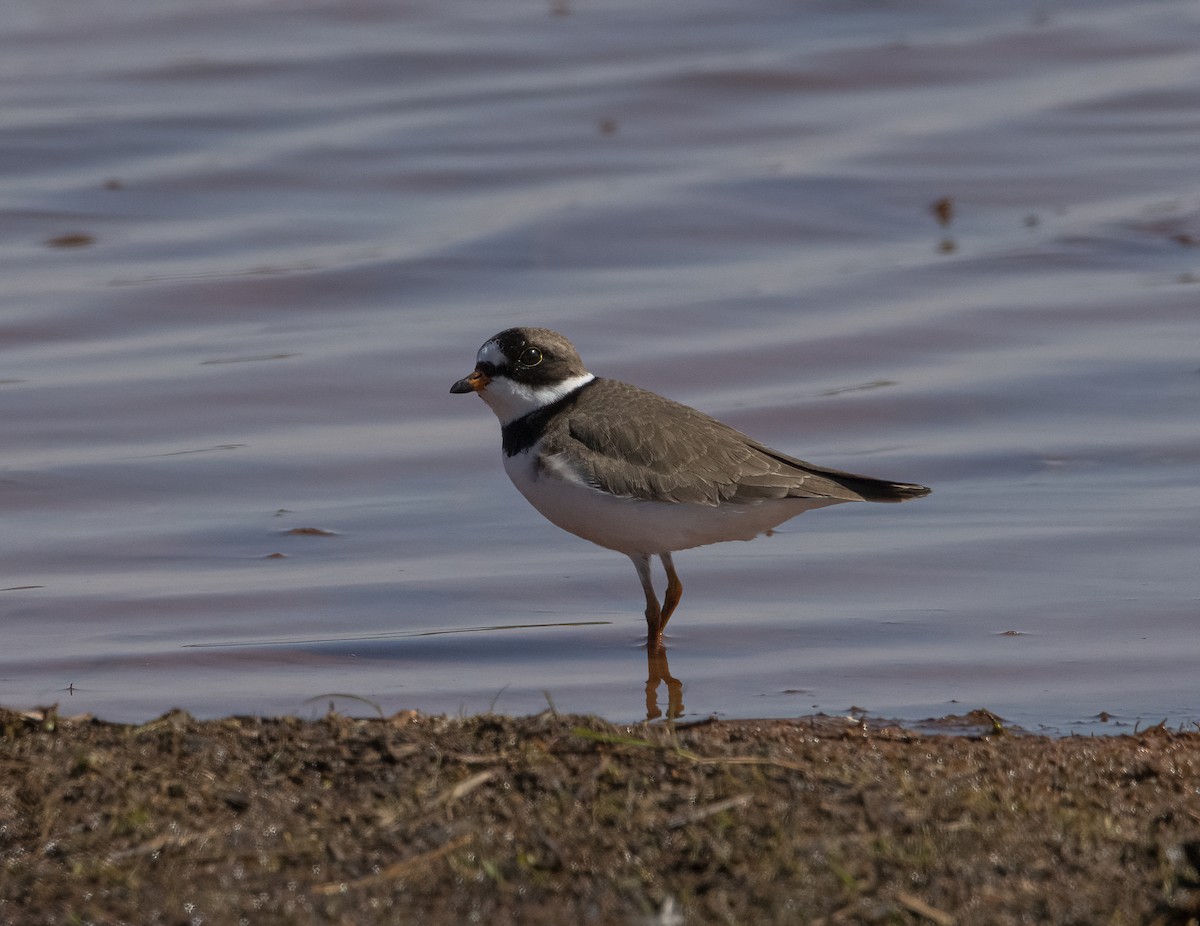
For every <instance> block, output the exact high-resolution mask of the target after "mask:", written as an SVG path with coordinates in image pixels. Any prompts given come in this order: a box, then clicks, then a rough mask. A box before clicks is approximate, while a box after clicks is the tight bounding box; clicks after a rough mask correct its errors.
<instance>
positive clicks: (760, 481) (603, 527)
mask: <svg viewBox="0 0 1200 926" xmlns="http://www.w3.org/2000/svg"><path fill="white" fill-rule="evenodd" d="M450 391H451V392H453V393H467V392H474V393H476V394H478V396H479V397H480V398H481V399H483V401H484V402H486V403H487V404H488V405H489V406H490V407H491V409H492V411H493V412H495V413H496V417H497V418H499V419H500V427H501V430H500V433H501V438H502V446H503V451H504V470H505V472H507V473H508V476H509V478H510V479H511V480H512V482H513V485H515V486H516V487H517V489H519V490H520V492H521V494H522V495H524V496H525V498H526V499H528V500H529V503H530V504H532V505H533V507H534V508H536V509H537V510H538V511H539V512H541V514H542V515H543V516H544V517H545V518H546V519H547V520H549V521H550V522H552V523H553V524H557V525H558V526H559V527H561V528H563V530H567V531H570V532H571V533H572V534H575V535H577V536H579V537H582V538H584V539H585V540H590V541H591V542H592V543H595V544H599V545H600V546H602V547H607V548H608V549H610V550H616V551H617V552H619V553H624V554H625V555H626V556H628V557H629V558H630V559H631V560H633V565H634V567H635V568H636V569H637V574H638V579H639V580H640V581H641V583H642V590H643V591H644V592H645V594H646V627H647V646H648V647H649V648H650V649H651V650H657V649H661V648H662V645H663V629H664V628H665V627H666V626H667V621H669V620H670V619H671V615H672V613H674V611H675V608H676V606H678V604H679V599H680V596H681V595H682V593H683V585H682V583H681V582H680V581H679V575H678V574H677V573H676V572H675V564H674V563H673V562H672V560H671V554H672V553H674V552H676V551H678V550H687V549H690V548H692V547H699V546H703V545H704V544H709V543H717V542H719V541H723V540H751V539H753V538H754V537H756V536H758V535H759V534H762V533H764V532H766V531H769V530H771V529H772V528H774V527H777V526H778V525H780V524H782V523H783V522H784V521H787V520H788V519H789V518H794V517H795V516H796V515H798V514H801V513H803V512H805V511H809V510H811V509H813V508H824V507H825V506H827V505H837V504H841V503H842V502H862V501H867V502H902V501H905V500H906V499H910V498H920V497H921V496H923V495H928V494H929V492H930V490H929V489H928V488H926V487H925V486H922V485H913V484H910V483H906V482H889V481H887V480H883V479H873V478H871V477H870V476H859V475H856V474H854V473H846V472H841V471H840V470H836V469H827V468H825V467H823V466H814V465H813V464H812V463H805V462H804V461H803V460H797V459H796V458H795V457H791V456H788V455H787V454H786V453H780V452H779V451H778V450H772V449H771V448H770V447H767V446H765V445H764V444H760V443H759V442H758V441H756V440H754V439H753V438H752V437H748V436H747V435H745V434H742V433H741V432H739V431H736V430H734V429H733V428H731V427H729V425H726V424H722V423H721V422H720V421H717V420H716V419H715V418H710V417H709V416H708V415H705V414H704V413H702V412H698V411H696V410H695V409H694V408H689V407H688V406H686V405H681V404H679V403H678V402H673V401H671V400H670V399H666V398H663V397H662V396H660V395H657V394H655V393H653V392H648V391H646V390H645V389H639V388H638V387H637V386H631V385H629V384H628V383H622V382H619V381H617V380H614V379H604V378H602V377H599V376H594V375H592V374H591V373H589V372H588V371H587V368H586V367H585V366H584V365H583V361H582V360H580V359H579V353H578V352H577V351H576V350H575V348H574V346H573V345H572V344H571V342H570V341H568V340H567V339H566V338H565V337H563V336H562V335H561V334H558V333H557V332H554V331H550V330H549V329H547V328H509V329H507V330H505V331H501V332H500V333H499V334H498V335H496V336H495V337H494V338H489V339H488V340H487V341H485V342H484V344H483V346H482V347H481V348H479V353H478V355H477V356H476V363H475V370H474V372H472V373H471V374H470V375H468V376H466V377H464V378H463V379H460V380H459V381H458V382H456V383H455V384H454V385H453V386H451V387H450ZM652 556H657V557H658V558H659V559H660V560H661V561H662V564H663V568H664V569H665V570H666V574H667V588H666V593H665V594H664V596H663V600H662V603H661V604H660V603H659V600H658V596H657V594H656V593H655V591H654V586H653V584H652V581H651V575H650V562H651V557H652Z"/></svg>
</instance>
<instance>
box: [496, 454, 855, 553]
mask: <svg viewBox="0 0 1200 926" xmlns="http://www.w3.org/2000/svg"><path fill="white" fill-rule="evenodd" d="M537 458H538V454H537V446H536V445H535V446H534V447H533V448H531V449H530V450H527V451H525V452H524V453H518V454H515V455H514V456H511V457H505V458H504V471H505V472H507V473H508V477H509V479H511V480H512V482H513V485H515V486H516V487H517V488H518V489H519V490H520V492H521V494H522V495H524V496H525V498H526V499H528V500H529V503H530V504H531V505H533V507H534V508H536V509H537V510H538V511H539V512H541V513H542V515H543V516H544V517H545V518H546V519H547V520H548V521H550V522H551V523H553V524H557V525H558V526H559V527H561V528H562V529H563V530H565V531H570V532H571V533H572V534H575V535H576V536H578V537H582V538H583V539H584V540H590V541H591V542H592V543H595V544H599V545H600V546H602V547H608V549H610V550H617V551H618V552H620V553H626V554H630V553H648V554H649V553H670V552H673V551H675V550H687V549H689V548H691V547H699V546H703V545H704V544H708V543H719V542H720V541H723V540H753V539H754V538H755V537H757V536H758V535H759V534H761V533H764V532H765V531H768V530H770V529H771V528H773V527H777V526H779V525H780V524H782V523H783V522H784V521H787V520H788V519H789V518H794V517H795V516H796V515H798V514H802V513H803V512H805V511H809V510H811V509H813V508H824V507H825V506H827V505H835V504H837V503H838V502H837V500H835V499H811V498H784V499H763V500H761V501H754V502H745V503H728V504H724V505H691V504H685V503H678V502H652V501H645V500H643V499H637V498H622V497H619V496H614V495H608V494H607V493H605V492H601V491H600V490H599V489H595V488H593V487H592V486H590V485H588V484H586V483H584V482H582V481H580V480H579V479H578V477H576V476H575V474H574V473H573V472H572V471H571V470H570V469H569V468H568V467H566V466H564V465H561V464H560V465H555V463H554V461H553V459H551V460H550V461H549V463H548V465H546V466H545V467H542V468H539V467H537V466H536V461H537Z"/></svg>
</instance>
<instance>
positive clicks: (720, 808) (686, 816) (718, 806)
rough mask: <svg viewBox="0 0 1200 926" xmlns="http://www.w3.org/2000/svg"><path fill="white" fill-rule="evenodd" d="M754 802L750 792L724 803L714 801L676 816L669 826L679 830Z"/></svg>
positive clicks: (668, 823)
mask: <svg viewBox="0 0 1200 926" xmlns="http://www.w3.org/2000/svg"><path fill="white" fill-rule="evenodd" d="M752 800H754V795H753V794H751V793H750V792H748V791H747V792H746V793H745V794H735V795H734V796H733V797H727V798H725V800H723V801H714V802H713V803H711V804H705V805H704V806H703V807H697V808H696V809H695V810H692V811H689V812H687V813H681V814H676V815H675V816H674V817H672V818H671V819H670V820H668V821H667V826H669V827H670V828H671V829H679V827H681V826H687V825H688V824H689V823H696V822H698V821H700V820H703V819H705V818H706V817H711V816H713V815H714V814H718V813H723V812H724V811H726V810H732V809H733V808H734V807H744V806H745V805H746V804H749V803H750V802H751V801H752Z"/></svg>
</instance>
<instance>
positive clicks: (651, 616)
mask: <svg viewBox="0 0 1200 926" xmlns="http://www.w3.org/2000/svg"><path fill="white" fill-rule="evenodd" d="M629 558H630V559H631V560H633V568H634V569H636V570H637V574H638V579H639V580H640V581H641V583H642V591H643V592H645V593H646V648H647V649H649V650H660V649H662V646H663V639H662V629H663V625H664V624H665V623H666V621H665V620H663V615H662V609H661V608H659V606H658V596H657V595H656V594H655V593H654V584H653V583H652V582H651V581H650V557H649V556H648V555H646V554H645V553H637V554H632V553H631V554H629Z"/></svg>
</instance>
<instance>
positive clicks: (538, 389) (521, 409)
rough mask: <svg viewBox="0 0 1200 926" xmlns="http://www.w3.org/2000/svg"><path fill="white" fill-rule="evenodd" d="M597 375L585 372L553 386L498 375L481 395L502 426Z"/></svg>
mask: <svg viewBox="0 0 1200 926" xmlns="http://www.w3.org/2000/svg"><path fill="white" fill-rule="evenodd" d="M595 378H596V377H595V376H593V375H592V374H591V373H584V374H582V375H580V376H573V377H571V378H570V379H566V380H563V381H562V382H561V383H558V384H557V385H554V386H526V385H524V384H522V383H518V382H514V381H513V380H511V379H509V378H508V377H507V376H497V377H495V378H493V379H492V381H491V382H490V383H488V384H487V386H486V387H485V388H484V389H482V390H481V391H480V393H479V398H481V399H483V401H485V402H487V404H488V406H489V407H490V408H491V409H492V411H494V412H495V413H496V417H497V418H499V419H500V426H501V427H503V426H504V425H506V424H508V423H509V422H512V421H516V420H517V419H518V418H522V417H524V416H525V415H528V414H529V413H530V412H536V411H537V410H538V409H539V408H545V407H546V406H547V405H551V404H553V403H554V402H557V401H558V400H559V399H561V398H562V397H563V396H565V395H569V394H570V393H572V392H574V391H575V390H576V389H578V388H579V387H580V386H584V385H586V384H588V383H590V382H591V381H592V380H593V379H595Z"/></svg>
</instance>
